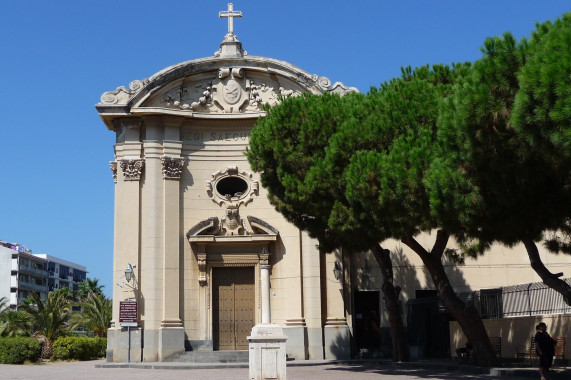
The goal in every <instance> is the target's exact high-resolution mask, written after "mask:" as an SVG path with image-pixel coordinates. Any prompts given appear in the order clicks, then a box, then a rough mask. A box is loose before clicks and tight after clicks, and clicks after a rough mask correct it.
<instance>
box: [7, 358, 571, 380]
mask: <svg viewBox="0 0 571 380" xmlns="http://www.w3.org/2000/svg"><path fill="white" fill-rule="evenodd" d="M103 363H104V360H94V361H88V362H66V363H51V364H30V365H0V379H22V380H24V379H25V380H33V379H41V380H50V379H53V380H56V379H57V380H66V379H73V380H76V379H79V380H103V379H113V380H131V379H133V380H135V379H136V380H141V379H153V380H161V379H169V380H174V379H178V378H183V379H201V380H238V379H239V380H245V379H248V368H216V369H205V368H202V369H201V368H193V369H188V368H187V369H168V368H163V369H156V368H149V367H152V364H151V365H148V366H147V367H148V368H144V367H143V366H140V367H138V368H118V367H104V368H101V367H99V368H97V367H96V365H101V364H103ZM314 364H315V363H314ZM478 370H479V369H476V368H470V367H459V366H457V365H452V366H447V365H440V364H436V365H435V364H434V363H418V362H417V363H414V364H390V363H360V364H359V363H345V364H321V365H303V366H297V365H296V366H288V369H287V377H288V380H310V379H317V380H319V379H322V380H347V379H359V380H361V379H363V380H369V379H376V380H382V379H386V380H388V379H392V380H413V379H430V380H452V379H466V380H484V379H486V380H492V379H506V380H507V379H522V378H526V379H538V378H539V374H538V372H537V370H536V369H532V368H528V369H523V370H522V369H514V370H515V371H518V372H513V371H512V372H509V371H503V372H496V373H495V374H494V375H490V374H483V373H476V372H477V371H478ZM505 370H509V369H505ZM522 371H523V372H522ZM569 371H570V369H567V371H566V372H561V371H560V372H559V373H556V374H555V375H554V376H553V377H552V379H554V380H556V379H567V380H569V379H571V377H570V376H569V374H570V373H571V372H569Z"/></svg>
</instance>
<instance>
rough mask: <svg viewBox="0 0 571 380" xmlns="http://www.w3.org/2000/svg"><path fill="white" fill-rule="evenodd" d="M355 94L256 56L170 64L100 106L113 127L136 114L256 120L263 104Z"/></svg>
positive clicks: (106, 98)
mask: <svg viewBox="0 0 571 380" xmlns="http://www.w3.org/2000/svg"><path fill="white" fill-rule="evenodd" d="M354 91H357V89H356V88H354V87H346V86H344V85H343V84H342V83H340V82H336V83H334V84H333V85H332V84H331V81H330V80H329V79H328V78H326V77H319V76H318V75H311V74H309V73H307V72H305V71H303V70H301V69H300V68H298V67H296V66H294V65H292V64H289V63H287V62H284V61H280V60H276V59H272V58H266V57H256V56H244V57H234V58H220V57H211V58H201V59H195V60H191V61H187V62H183V63H179V64H176V65H173V66H170V67H168V68H166V69H164V70H162V71H160V72H158V73H156V74H155V75H153V76H151V77H150V78H147V79H143V80H135V81H133V82H131V83H130V84H129V88H128V89H127V88H126V87H123V86H121V87H118V88H117V89H116V90H115V91H109V92H106V93H104V94H103V95H102V96H101V102H100V103H99V104H97V105H96V108H97V110H98V111H99V113H100V116H101V117H102V118H103V120H104V121H105V122H106V124H107V126H108V127H109V128H110V129H114V127H113V125H112V122H111V121H112V120H113V119H114V118H116V117H124V116H129V115H134V114H141V115H142V114H167V115H178V116H183V117H194V118H212V117H214V118H228V117H230V118H243V117H252V118H257V117H259V116H260V115H263V114H264V112H263V106H264V105H266V104H268V105H270V106H273V105H275V104H277V103H279V102H280V99H282V98H287V97H290V96H297V95H300V94H301V93H304V92H308V93H313V94H320V93H324V92H334V93H339V94H345V93H347V92H354Z"/></svg>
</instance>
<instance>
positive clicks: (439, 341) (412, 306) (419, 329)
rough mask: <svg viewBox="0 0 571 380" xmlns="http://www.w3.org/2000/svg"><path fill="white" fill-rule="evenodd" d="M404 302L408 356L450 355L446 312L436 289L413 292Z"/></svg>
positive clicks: (430, 356) (434, 356) (420, 357)
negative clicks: (414, 297)
mask: <svg viewBox="0 0 571 380" xmlns="http://www.w3.org/2000/svg"><path fill="white" fill-rule="evenodd" d="M416 296H417V298H416V299H411V300H409V301H408V303H407V336H408V344H409V347H410V348H411V356H413V358H415V359H422V358H449V357H450V330H449V322H450V320H451V318H450V315H449V314H448V312H447V311H446V309H445V308H444V306H442V304H441V302H440V299H439V298H438V296H436V292H435V291H434V292H433V293H432V294H431V293H427V292H426V293H419V292H417V294H416Z"/></svg>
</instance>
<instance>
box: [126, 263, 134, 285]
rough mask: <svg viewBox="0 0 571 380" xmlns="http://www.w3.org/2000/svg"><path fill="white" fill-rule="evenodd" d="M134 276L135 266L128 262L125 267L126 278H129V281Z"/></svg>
mask: <svg viewBox="0 0 571 380" xmlns="http://www.w3.org/2000/svg"><path fill="white" fill-rule="evenodd" d="M133 277H134V275H133V266H132V265H131V264H127V268H126V269H125V280H127V282H131V279H132V278H133Z"/></svg>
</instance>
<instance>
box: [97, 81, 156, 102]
mask: <svg viewBox="0 0 571 380" xmlns="http://www.w3.org/2000/svg"><path fill="white" fill-rule="evenodd" d="M148 83H149V79H148V78H145V79H143V80H134V81H132V82H131V83H129V90H127V89H126V88H125V86H120V87H117V89H115V91H108V92H105V93H103V95H101V103H103V104H127V102H128V101H129V99H130V98H131V97H132V96H133V95H135V94H136V93H137V92H139V91H140V90H141V89H142V88H143V87H145V86H146V85H147V84H148Z"/></svg>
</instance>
